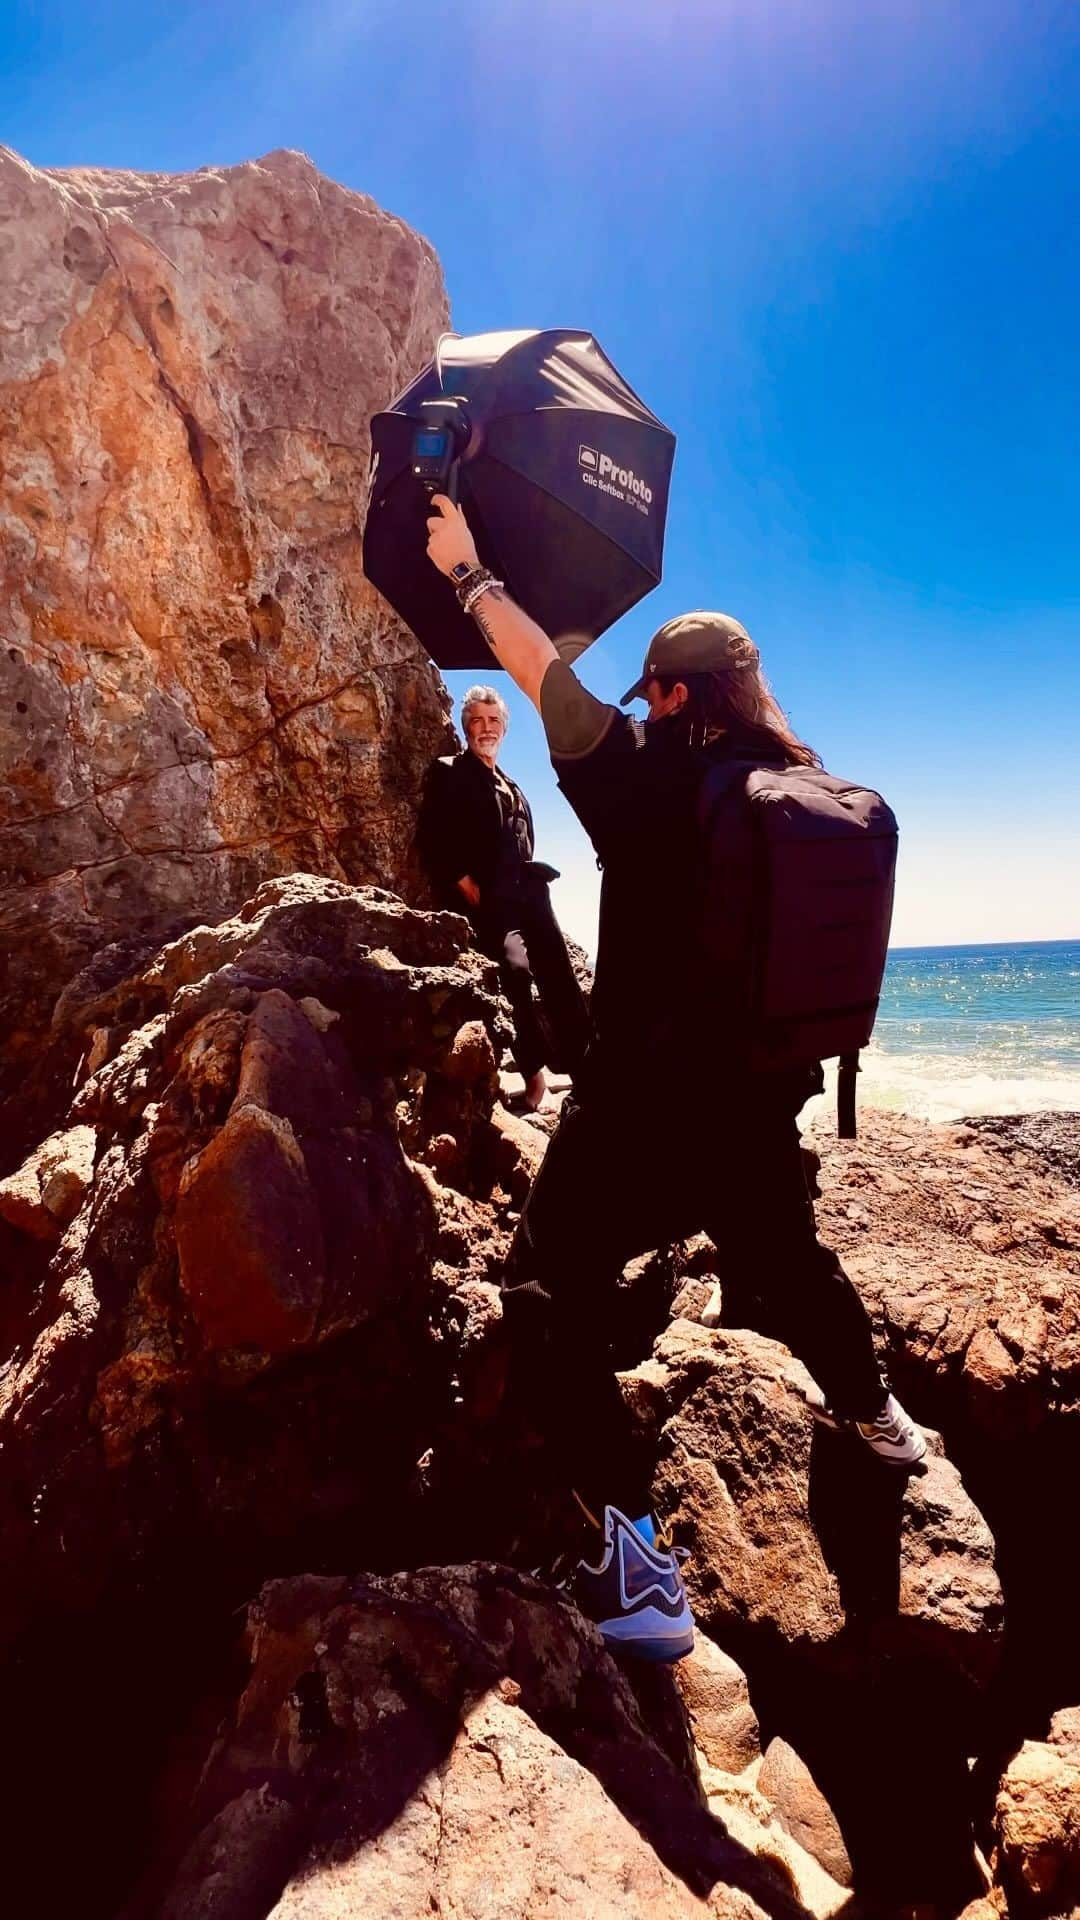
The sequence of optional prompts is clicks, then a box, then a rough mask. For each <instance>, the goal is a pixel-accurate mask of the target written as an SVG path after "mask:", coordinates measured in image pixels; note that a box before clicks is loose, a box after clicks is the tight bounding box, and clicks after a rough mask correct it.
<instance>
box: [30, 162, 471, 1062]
mask: <svg viewBox="0 0 1080 1920" xmlns="http://www.w3.org/2000/svg"><path fill="white" fill-rule="evenodd" d="M0 253H2V254H3V259H4V272H3V275H2V276H0V341H2V342H3V348H2V358H0V438H2V440H3V444H4V458H3V464H2V466H0V634H2V636H3V640H2V645H0V688H2V692H3V698H2V699H0V770H2V774H3V780H2V788H3V796H4V798H3V803H2V805H3V812H2V813H0V940H2V943H3V948H4V955H5V968H4V977H3V983H2V986H0V1028H2V1030H3V1034H4V1057H5V1059H6V1062H7V1079H6V1082H5V1084H8V1085H10V1084H12V1082H13V1081H14V1080H16V1079H17V1078H18V1076H19V1074H20V1072H21V1071H23V1070H25V1067H26V1065H27V1064H28V1063H29V1062H30V1061H31V1060H32V1058H33V1055H34V1051H35V1049H36V1046H37V1042H38V1039H39V1037H40V1034H41V1031H42V1028H43V1026H44V1025H45V1024H46V1023H47V1021H48V1017H49V1012H50V1008H51V1006H52V1003H53V1001H54V1000H55V998H56V995H57V993H58V992H59V990H60V988H61V987H62V986H63V985H64V984H65V982H66V981H67V980H68V979H69V977H70V976H71V975H72V974H73V973H75V972H76V970H77V969H78V968H79V967H80V966H81V965H83V964H84V963H85V962H86V961H88V960H89V958H90V956H91V955H92V954H93V952H94V951H95V949H97V948H100V947H101V946H103V945H104V944H105V943H106V942H107V941H110V940H116V939H119V938H123V939H130V938H131V937H132V936H133V935H135V934H137V933H139V932H141V933H143V934H145V935H146V937H147V938H148V940H151V941H153V942H154V943H155V944H157V943H158V942H160V940H161V939H162V937H163V936H164V935H165V934H166V933H167V932H168V931H169V930H170V929H171V928H174V927H176V926H177V925H181V924H185V923H190V922H191V921H192V920H198V919H201V918H206V917H217V916H218V915H219V914H220V913H221V912H223V911H225V910H228V909H230V908H232V907H234V906H235V905H237V904H238V903H239V902H240V901H241V900H243V899H244V898H245V897H246V896H247V895H249V894H250V893H251V892H253V891H254V888H255V886H256V885H257V884H258V882H259V880H260V879H262V878H264V877H265V876H268V875H273V874H279V873H287V872H289V871H291V870H292V869H294V868H298V867H300V868H306V869H308V870H310V871H312V872H315V873H324V874H329V875H333V876H336V877H337V878H339V879H345V880H350V881H359V882H364V883H370V882H374V883H376V884H379V885H383V886H390V887H393V888H395V889H396V890H399V891H404V892H405V893H407V894H412V895H413V897H415V894H416V889H417V886H418V874H417V870H416V867H415V860H414V853H413V845H412V843H413V836H414V828H415V806H416V798H417V794H418V791H419V784H420V778H421V775H422V772H423V769H424V766H425V764H426V763H427V761H428V760H430V759H431V757H432V756H433V755H434V754H436V753H439V752H445V751H446V749H447V745H448V744H449V739H450V733H449V727H448V723H447V720H446V704H447V703H446V696H445V693H444V690H443V689H442V686H441V683H440V681H439V678H438V676H437V674H436V673H435V672H434V670H433V669H432V667H431V666H430V665H429V663H428V662H427V660H426V659H425V658H424V656H423V654H422V651H421V650H420V649H419V648H418V646H417V644H416V642H415V640H414V639H413V638H412V636H411V635H410V634H409V633H407V632H406V631H405V629H404V628H403V627H402V626H401V625H400V623H399V622H398V621H397V620H396V619H395V618H394V617H393V616H392V615H391V614H390V613H389V611H388V609H387V608H386V607H385V606H384V605H383V604H382V603H381V602H380V601H379V600H378V598H377V596H376V595H375V594H374V592H373V591H372V589H371V588H370V587H369V586H368V585H367V583H366V582H365V580H364V579H363V576H362V572H361V559H360V539H361V532H360V529H361V524H362V520H363V515H364V510H365V502H366V489H367V474H368V464H369V432H368V425H369V421H370V418H371V415H372V413H373V412H375V411H377V410H378V409H379V408H380V407H382V406H384V405H386V403H387V402H388V401H389V400H390V399H391V398H392V396H393V394H394V393H395V391H396V390H398V389H400V388H401V387H402V386H404V385H405V384H406V383H407V381H408V380H409V379H410V378H411V377H412V376H413V375H414V374H415V373H416V372H417V370H418V369H419V367H420V366H421V365H422V364H423V362H424V360H425V359H426V358H427V357H428V356H429V353H430V350H431V347H432V344H433V342H434V340H435V338H436V337H437V335H438V334H439V332H440V331H441V330H442V329H443V328H444V327H445V325H446V317H447V307H446V297H445V293H444V290H443V284H442V276H441V273H440V270H439V265H438V261H437V260H436V257H435V255H434V253H433V251H432V249H431V248H430V246H429V245H428V244H427V243H426V241H424V240H422V239H421V238H419V236H418V235H416V234H414V233H412V232H411V231H410V230H409V228H408V227H407V226H405V225H404V223H403V222H402V221H400V220H398V219H396V218H394V217H393V216H392V215H391V214H388V213H384V212H383V211H382V210H381V209H380V208H379V207H377V206H376V205H375V203H374V202H373V201H372V200H370V199H369V198H367V196H366V195H364V194H360V193H354V192H350V191H349V190H348V189H346V188H344V187H340V186H337V185H336V184H335V183H334V182H332V181H330V180H327V179H326V178H324V177H323V176H322V175H321V174H320V173H318V172H317V170H316V168H315V167H314V166H313V165H312V164H311V162H310V161H309V160H307V159H306V158H305V157H304V156H303V155H302V154H298V153H286V152H279V153H272V154H268V155H266V156H265V157H264V158H263V159H261V160H258V161H252V162H248V163H246V164H244V165H242V166H236V167H206V168H203V169H201V170H200V171H199V172H197V173H191V174H177V175H173V174H160V173H158V174H138V173H124V172H105V171H102V170H92V169H78V170H70V171H55V170H48V169H44V170H43V169H40V168H36V167H33V166H30V165H29V164H28V163H27V162H26V161H24V160H21V159H20V158H19V157H18V155H16V154H14V153H11V152H10V151H8V150H7V149H0Z"/></svg>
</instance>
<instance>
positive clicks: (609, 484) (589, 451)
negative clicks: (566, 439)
mask: <svg viewBox="0 0 1080 1920" xmlns="http://www.w3.org/2000/svg"><path fill="white" fill-rule="evenodd" d="M578 466H579V467H580V468H581V478H582V480H583V481H584V482H585V485H586V486H587V487H596V488H597V489H598V490H599V492H600V493H610V494H611V495H612V497H613V499H615V500H623V501H625V502H626V504H627V505H628V506H631V507H636V508H637V510H638V512H639V513H648V511H649V508H650V507H651V506H652V488H651V487H649V486H646V484H645V481H644V480H642V479H640V478H639V476H638V475H637V474H636V473H635V472H634V469H633V467H620V466H617V465H616V463H615V461H614V460H613V459H612V457H611V455H610V453H601V452H600V451H599V449H598V448H596V447H586V446H580V447H579V448H578Z"/></svg>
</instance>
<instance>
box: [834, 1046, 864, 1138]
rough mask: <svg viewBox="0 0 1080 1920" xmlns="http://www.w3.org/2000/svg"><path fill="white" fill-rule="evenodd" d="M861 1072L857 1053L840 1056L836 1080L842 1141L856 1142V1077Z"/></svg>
mask: <svg viewBox="0 0 1080 1920" xmlns="http://www.w3.org/2000/svg"><path fill="white" fill-rule="evenodd" d="M860 1071H861V1069H860V1067H859V1056H858V1054H857V1053H842V1054H841V1055H840V1071H839V1073H838V1075H837V1079H836V1133H837V1138H838V1139H840V1140H854V1139H855V1137H856V1132H857V1129H856V1125H855V1075H856V1074H857V1073H859V1072H860Z"/></svg>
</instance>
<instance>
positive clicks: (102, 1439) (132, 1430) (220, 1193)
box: [0, 875, 516, 1630]
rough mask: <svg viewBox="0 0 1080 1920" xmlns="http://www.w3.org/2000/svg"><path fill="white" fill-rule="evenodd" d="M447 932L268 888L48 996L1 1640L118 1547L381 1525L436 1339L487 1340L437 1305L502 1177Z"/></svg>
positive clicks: (473, 977)
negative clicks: (45, 1107)
mask: <svg viewBox="0 0 1080 1920" xmlns="http://www.w3.org/2000/svg"><path fill="white" fill-rule="evenodd" d="M467 939H468V929H467V926H466V924H465V922H464V921H462V920H459V919H457V918H455V917H454V916H452V915H446V914H442V915H440V914H423V913H417V912H413V911H412V910H410V909H408V908H406V907H404V906H403V905H402V903H401V902H400V901H398V900H396V899H394V898H393V896H391V895H389V894H386V893H383V892H380V891H379V890H377V889H370V888H369V889H363V888H361V889H356V888H351V887H348V886H346V885H345V884H343V883H342V882H339V881H333V880H318V879H314V878H312V877H310V876H302V875H297V876H293V877H292V878H291V879H290V880H288V881H284V880H282V881H268V882H266V883H264V886H263V888H262V889H261V890H260V892H259V893H258V894H257V895H256V896H255V898H254V899H253V900H252V901H250V902H249V903H248V904H247V905H246V906H245V907H244V908H243V910H242V912H241V913H240V914H239V915H238V916H237V917H236V918H235V919H234V920H231V921H227V922H225V923H223V924H222V925H221V926H219V927H217V928H210V927H204V928H200V929H196V930H194V931H193V932H191V933H189V934H188V935H186V936H184V938H183V939H182V940H180V941H179V942H178V943H175V944H174V945H172V946H170V947H166V948H165V949H164V950H163V951H162V952H161V953H160V954H158V955H157V956H155V957H154V958H153V960H152V961H151V962H150V964H149V965H147V966H144V967H143V968H142V969H141V970H140V971H139V972H138V973H137V974H135V975H132V976H130V977H128V978H127V979H125V980H123V981H121V982H119V983H118V984H117V985H116V987H115V989H114V990H113V991H112V993H111V994H106V995H105V996H104V998H103V997H102V996H101V995H98V996H96V997H95V998H94V999H93V1002H92V1005H91V1007H90V1009H89V1011H88V1010H87V1008H86V1007H85V1005H82V1004H80V1003H79V1001H78V998H77V996H72V995H71V994H69V995H68V996H67V999H66V1020H67V1026H66V1027H65V1030H64V1032H63V1033H62V1034H61V1035H60V1036H59V1040H58V1044H59V1043H61V1042H62V1044H63V1045H64V1046H66V1047H68V1048H69V1050H70V1051H71V1052H75V1053H78V1054H79V1057H80V1059H81V1066H80V1067H79V1069H78V1071H77V1075H76V1085H75V1087H74V1089H73V1090H72V1089H71V1088H69V1089H68V1096H69V1103H70V1104H69V1108H68V1110H67V1112H66V1113H65V1114H64V1116H63V1121H64V1125H63V1128H62V1130H61V1132H60V1133H59V1134H57V1135H56V1136H54V1137H53V1138H52V1139H50V1141H48V1142H47V1143H46V1146H45V1147H44V1148H42V1149H40V1150H37V1151H35V1152H34V1153H33V1154H32V1155H31V1156H30V1158H29V1159H28V1161H27V1162H26V1164H25V1165H24V1166H23V1167H21V1168H19V1169H17V1170H16V1173H15V1174H14V1175H13V1176H12V1177H11V1178H10V1179H9V1180H8V1181H6V1182H5V1183H4V1184H3V1187H2V1188H0V1207H2V1208H3V1210H4V1212H5V1214H6V1218H7V1221H8V1223H9V1227H10V1228H11V1229H14V1230H15V1232H16V1234H17V1235H21V1236H22V1237H23V1239H24V1242H25V1245H26V1249H27V1254H26V1259H27V1269H26V1274H25V1281H24V1285H25V1296H24V1298H23V1306H24V1311H23V1312H22V1314H21V1316H20V1315H18V1314H15V1313H13V1314H12V1328H13V1338H12V1340H11V1344H10V1346H9V1348H8V1350H7V1352H6V1353H5V1355H4V1360H5V1363H6V1364H5V1370H4V1387H3V1394H2V1398H0V1434H2V1437H3V1445H2V1449H0V1451H2V1454H3V1468H2V1470H0V1503H2V1506H3V1511H4V1516H5V1527H4V1530H5V1539H6V1542H7V1547H8V1562H7V1577H6V1579H5V1585H4V1605H3V1608H2V1610H0V1613H2V1618H3V1620H4V1622H5V1623H6V1624H7V1626H8V1628H9V1630H13V1629H14V1628H15V1626H16V1625H17V1623H18V1622H19V1621H20V1620H21V1621H23V1622H24V1623H25V1622H26V1621H28V1620H31V1619H33V1617H34V1615H35V1613H37V1612H38V1611H39V1610H40V1599H41V1595H42V1593H43V1592H44V1593H46V1594H48V1595H49V1597H50V1607H55V1608H56V1609H59V1610H60V1611H61V1612H62V1611H64V1610H70V1609H71V1608H72V1607H74V1606H77V1605H84V1606H85V1605H87V1604H89V1602H90V1600H91V1598H92V1597H93V1595H94V1594H95V1593H100V1592H101V1591H103V1589H104V1586H105V1584H106V1583H107V1582H108V1581H109V1580H110V1579H111V1578H113V1577H114V1570H115V1565H116V1564H117V1563H118V1562H119V1563H123V1562H124V1561H128V1560H130V1559H131V1558H132V1557H134V1559H135V1561H136V1563H139V1562H141V1561H145V1562H146V1563H147V1564H150V1563H153V1562H155V1561H156V1559H157V1556H158V1555H159V1554H165V1555H166V1556H167V1557H168V1559H169V1561H170V1562H171V1563H172V1564H176V1563H177V1562H178V1561H179V1560H183V1559H184V1558H185V1556H187V1555H190V1554H191V1553H192V1552H194V1551H196V1550H198V1543H199V1542H200V1541H202V1542H203V1544H204V1546H205V1545H206V1544H207V1543H208V1542H209V1540H210V1539H211V1538H214V1539H215V1540H216V1543H217V1544H216V1548H215V1551H216V1553H217V1555H218V1562H217V1565H218V1572H219V1574H220V1572H221V1570H222V1567H221V1562H222V1561H224V1562H225V1563H227V1564H229V1565H231V1566H232V1567H233V1568H234V1569H236V1568H238V1567H239V1566H242V1565H243V1564H244V1563H245V1561H247V1563H248V1564H250V1565H254V1566H256V1567H258V1566H260V1565H262V1564H264V1556H265V1553H266V1551H267V1543H268V1542H271V1541H275V1540H278V1541H280V1540H281V1539H283V1538H285V1537H287V1536H288V1535H289V1532H290V1529H292V1530H296V1531H298V1532H301V1533H302V1532H305V1531H310V1530H311V1529H312V1528H314V1529H315V1532H316V1533H318V1531H319V1528H320V1526H330V1525H331V1522H332V1521H333V1522H334V1523H335V1524H337V1525H339V1526H343V1527H345V1529H346V1533H347V1532H348V1529H349V1528H350V1527H354V1526H355V1527H362V1526H364V1525H367V1526H368V1527H374V1526H375V1525H376V1523H377V1519H378V1518H379V1517H380V1516H381V1521H380V1524H381V1525H382V1526H383V1527H384V1528H385V1527H386V1526H389V1529H390V1537H392V1536H393V1535H394V1533H395V1532H396V1533H398V1534H399V1535H400V1532H401V1527H402V1525H403V1524H404V1521H403V1513H404V1508H403V1504H402V1503H403V1498H404V1492H405V1489H406V1487H407V1486H408V1485H409V1483H410V1479H411V1476H412V1475H413V1472H414V1469H415V1463H416V1461H417V1459H418V1458H419V1456H420V1455H421V1454H422V1453H423V1452H424V1448H425V1443H426V1442H427V1441H430V1439H431V1437H432V1435H433V1434H434V1432H435V1431H436V1430H437V1428H438V1425H439V1421H440V1419H441V1418H443V1417H444V1416H446V1414H447V1411H448V1408H449V1407H450V1405H451V1403H452V1401H453V1398H454V1395H455V1394H456V1393H457V1392H458V1387H457V1385H456V1384H455V1383H456V1382H457V1380H458V1378H459V1375H460V1371H461V1368H460V1365H459V1363H458V1355H459V1350H460V1348H461V1346H462V1344H463V1342H464V1344H467V1345H468V1346H469V1347H470V1350H471V1364H472V1365H473V1367H474V1370H475V1368H476V1365H477V1356H478V1354H480V1353H481V1352H483V1351H485V1350H486V1344H490V1342H489V1340H488V1335H487V1333H486V1332H485V1330H484V1329H483V1327H480V1328H476V1316H477V1313H478V1311H479V1303H478V1302H477V1301H476V1300H475V1299H472V1298H470V1299H466V1300H464V1301H462V1302H461V1303H460V1304H455V1303H454V1302H453V1300H452V1295H453V1292H454V1288H455V1285H456V1282H457V1281H458V1280H459V1279H466V1278H467V1279H469V1280H470V1281H471V1282H472V1283H473V1285H474V1289H475V1287H477V1286H480V1287H483V1286H484V1285H485V1284H486V1282H487V1279H488V1276H489V1274H490V1270H491V1264H492V1261H493V1259H495V1258H496V1257H497V1253H498V1251H499V1250H501V1248H502V1247H503V1245H504V1244H505V1238H506V1226H505V1224H500V1222H501V1215H500V1214H499V1213H498V1210H497V1209H496V1208H495V1207H494V1206H493V1205H492V1204H491V1199H490V1196H491V1193H492V1189H493V1187H494V1184H495V1181H496V1178H497V1177H502V1178H504V1179H506V1180H507V1181H508V1182H509V1183H510V1184H513V1182H514V1172H513V1170H512V1169H507V1168H506V1167H505V1166H504V1165H503V1162H504V1161H505V1154H506V1146H505V1143H502V1142H500V1140H499V1137H498V1135H497V1134H496V1132H495V1131H494V1129H493V1128H492V1126H491V1124H490V1115H491V1113H492V1109H493V1105H494V1101H495V1098H496V1092H497V1073H496V1067H495V1058H496V1052H497V1050H498V1049H500V1048H501V1041H502V1038H503V1036H504V1034H505V1026H504V1023H503V1018H502V1014H501V1010H500V1004H499V1002H498V1001H497V999H496V998H495V997H494V993H493V989H494V988H495V986H496V984H497V983H496V980H495V972H494V969H493V967H492V966H491V964H490V963H489V962H487V961H485V960H483V959H482V958H481V957H480V956H479V955H477V954H476V953H475V952H474V951H473V950H472V949H470V948H469V947H468V946H467V945H466V942H467ZM68 1029H73V1031H69V1030H68ZM493 1043H494V1044H493ZM447 1138H450V1139H451V1140H452V1142H453V1147H454V1166H453V1169H452V1172H451V1173H449V1174H448V1173H447V1171H446V1169H445V1167H444V1169H443V1177H442V1180H441V1181H439V1180H435V1179H434V1178H433V1176H432V1174H431V1171H430V1168H429V1167H427V1166H425V1161H428V1160H429V1159H430V1157H431V1155H432V1151H433V1148H434V1146H435V1144H436V1143H437V1142H439V1141H443V1140H445V1139H447ZM497 1163H498V1164H497ZM515 1166H516V1163H515ZM500 1169H501V1172H500ZM451 1178H452V1179H453V1180H454V1181H455V1182H456V1189H455V1187H454V1186H451V1185H448V1184H446V1182H447V1181H448V1180H449V1179H451ZM499 1192H500V1193H501V1195H502V1201H503V1205H504V1207H506V1206H508V1204H509V1193H508V1192H507V1191H504V1190H503V1189H502V1188H500V1189H499ZM459 1216H460V1217H459ZM485 1248H486V1249H487V1251H486V1252H485ZM447 1256H449V1257H447ZM35 1261H36V1265H35V1264H34V1262H35ZM16 1291H17V1292H18V1289H16ZM482 1318H483V1316H482V1314H481V1320H482ZM496 1318H497V1316H496ZM444 1321H445V1324H444ZM466 1329H473V1330H474V1332H473V1335H472V1337H471V1338H469V1339H468V1340H466V1338H465V1330H466ZM368 1450H370V1451H371V1454H372V1457H373V1458H376V1457H377V1458H378V1461H379V1472H378V1474H377V1475H372V1474H370V1473H368V1472H366V1471H364V1470H363V1469H362V1468H361V1467H360V1465H359V1463H360V1462H361V1461H362V1460H363V1458H364V1455H365V1452H366V1451H368ZM268 1456H269V1457H272V1458H273V1462H274V1470H273V1473H272V1474H268V1473H267V1472H266V1471H265V1468H266V1462H267V1457H268ZM395 1512H397V1515H398V1519H397V1521H395V1520H394V1514H395ZM260 1542H261V1543H262V1544H261V1546H260V1544H259V1543H260ZM385 1544H386V1545H389V1538H387V1540H386V1543H385ZM323 1551H325V1543H324V1548H323Z"/></svg>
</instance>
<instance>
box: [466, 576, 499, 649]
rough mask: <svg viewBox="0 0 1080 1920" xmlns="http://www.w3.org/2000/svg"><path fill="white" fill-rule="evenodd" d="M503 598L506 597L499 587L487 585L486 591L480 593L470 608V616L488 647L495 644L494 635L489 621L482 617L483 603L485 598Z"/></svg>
mask: <svg viewBox="0 0 1080 1920" xmlns="http://www.w3.org/2000/svg"><path fill="white" fill-rule="evenodd" d="M505 598H506V595H505V594H504V593H503V591H502V589H501V588H500V587H489V588H488V589H487V592H486V593H483V594H481V596H480V598H479V600H478V601H477V602H476V605H475V606H474V607H473V609H472V617H473V619H474V620H475V621H476V624H477V626H478V627H479V629H480V631H481V633H482V634H483V636H484V639H485V640H486V641H487V643H488V646H489V647H493V646H494V645H495V636H494V634H493V633H492V631H491V622H490V621H489V620H486V619H485V618H484V603H485V601H487V600H505Z"/></svg>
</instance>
